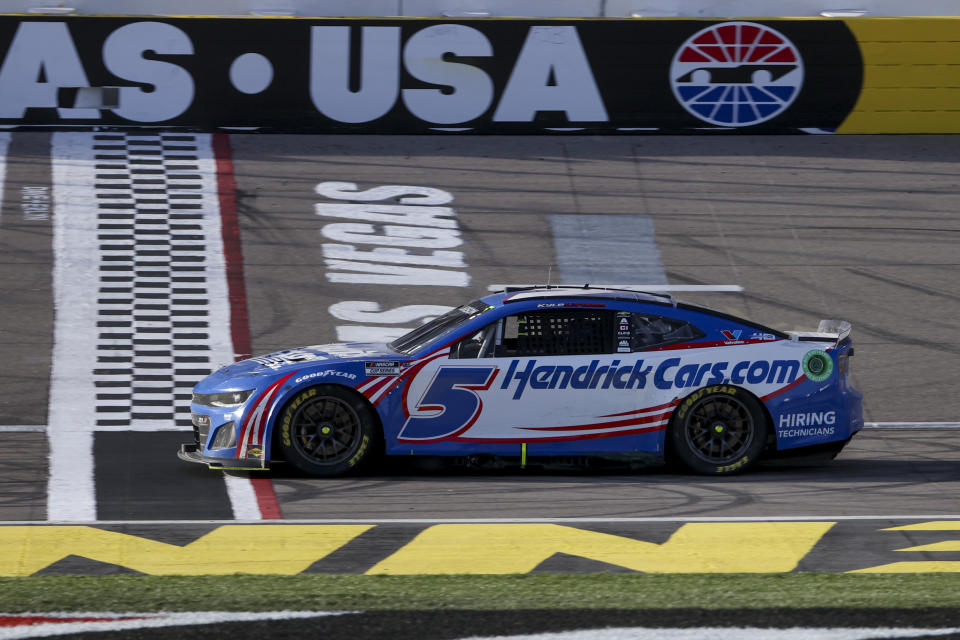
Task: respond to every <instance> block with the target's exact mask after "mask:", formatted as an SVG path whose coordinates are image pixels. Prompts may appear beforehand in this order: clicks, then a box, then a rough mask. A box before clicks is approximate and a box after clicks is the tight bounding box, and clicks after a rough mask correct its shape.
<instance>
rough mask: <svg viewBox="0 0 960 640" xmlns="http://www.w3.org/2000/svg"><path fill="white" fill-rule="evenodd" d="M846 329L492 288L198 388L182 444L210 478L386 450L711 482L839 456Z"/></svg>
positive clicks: (845, 400) (355, 464)
mask: <svg viewBox="0 0 960 640" xmlns="http://www.w3.org/2000/svg"><path fill="white" fill-rule="evenodd" d="M851 356H853V345H852V342H851V338H850V325H849V323H847V322H842V321H829V320H825V321H821V322H820V326H819V330H818V331H816V332H810V333H801V332H789V333H785V332H781V331H777V330H775V329H771V328H769V327H765V326H762V325H760V324H757V323H755V322H750V321H749V320H744V319H742V318H738V317H734V316H731V315H728V314H725V313H722V312H719V311H715V310H712V309H709V308H706V307H701V306H696V305H693V304H687V303H683V302H679V301H676V300H674V299H673V298H671V297H670V296H667V295H659V294H653V293H646V292H643V291H640V290H633V289H631V288H625V287H621V288H612V287H598V286H584V287H572V286H564V285H559V286H539V287H509V286H507V287H505V288H504V289H503V290H502V291H500V292H498V293H495V294H492V295H488V296H486V297H484V298H481V299H479V300H475V301H473V302H470V303H467V304H464V305H462V306H460V307H457V308H455V309H452V310H450V311H449V312H447V313H445V314H443V315H441V316H438V317H436V318H435V319H433V320H431V321H429V322H427V323H426V324H423V325H422V326H420V327H418V328H416V329H414V330H412V331H410V332H409V333H407V334H406V335H404V336H402V337H400V338H398V339H396V340H394V341H393V342H390V343H352V344H326V345H317V346H309V347H301V348H297V349H288V350H285V351H279V352H277V353H272V354H269V355H265V356H259V357H254V358H250V359H248V360H244V361H241V362H237V363H235V364H231V365H229V366H226V367H223V368H222V369H220V370H218V371H216V372H214V373H212V374H211V375H209V376H208V377H207V378H205V379H203V380H202V381H200V382H199V383H198V384H197V385H196V387H195V388H194V390H193V401H192V404H191V406H190V408H191V412H192V421H193V425H194V436H195V442H193V443H189V444H185V445H183V446H182V447H181V449H180V452H179V456H180V458H181V459H183V460H187V461H190V462H200V463H205V464H207V465H209V466H210V467H211V468H216V469H261V470H262V469H268V468H269V467H270V465H271V464H273V463H275V462H279V461H286V462H287V463H289V464H291V465H293V466H294V467H296V468H298V469H300V470H301V471H303V472H305V473H307V474H311V475H315V476H338V475H341V474H345V473H348V472H351V471H353V470H356V469H358V468H360V467H362V466H364V465H367V464H369V463H371V462H372V461H374V460H376V459H378V457H379V456H381V455H384V454H385V455H391V456H401V455H402V456H411V455H413V456H453V457H459V458H464V459H470V458H474V459H476V457H477V456H486V457H492V458H495V459H501V460H508V461H518V462H519V463H520V464H521V466H522V465H526V464H528V463H529V464H533V463H534V461H535V460H551V459H567V460H569V459H601V460H619V461H629V460H633V459H638V460H639V459H649V458H650V457H651V456H653V457H656V458H660V459H665V460H673V461H678V462H680V463H682V464H683V465H685V466H686V467H687V468H688V469H689V470H691V471H693V472H696V473H701V474H710V475H725V474H732V473H737V472H741V471H744V470H746V469H747V468H749V467H750V466H751V465H753V464H754V463H755V462H756V461H757V460H759V459H760V458H762V457H764V456H777V455H784V454H789V453H803V452H814V451H816V452H824V451H826V452H828V453H829V454H831V455H836V453H837V452H839V451H840V449H841V448H842V447H843V446H844V445H845V444H846V443H847V442H848V441H849V440H850V438H851V437H852V436H853V434H855V433H856V432H857V431H858V430H860V429H861V428H862V426H863V416H862V403H861V399H862V396H861V394H860V393H859V392H858V391H857V390H855V389H854V388H853V387H852V386H851V382H850V357H851Z"/></svg>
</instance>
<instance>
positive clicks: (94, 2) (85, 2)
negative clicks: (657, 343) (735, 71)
mask: <svg viewBox="0 0 960 640" xmlns="http://www.w3.org/2000/svg"><path fill="white" fill-rule="evenodd" d="M44 8H46V9H47V11H46V12H47V13H52V14H68V13H71V9H72V10H73V13H76V14H115V15H230V16H246V15H268V16H269V15H280V16H318V17H335V16H437V17H443V16H446V17H487V16H489V17H501V16H518V17H524V16H526V17H568V18H569V17H581V18H591V17H593V18H596V17H609V18H624V17H631V16H633V17H696V18H711V17H740V16H745V17H758V16H769V17H783V16H819V15H821V13H822V12H825V11H826V12H837V11H845V12H851V11H852V12H853V15H857V14H858V13H859V12H864V15H866V16H953V15H957V14H958V13H960V5H958V3H957V0H914V1H913V2H910V3H905V2H904V1H903V0H781V1H778V2H770V0H162V1H161V0H3V9H2V11H3V12H4V13H27V12H36V13H43V9H44Z"/></svg>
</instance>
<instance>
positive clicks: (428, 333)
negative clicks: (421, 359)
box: [388, 300, 493, 355]
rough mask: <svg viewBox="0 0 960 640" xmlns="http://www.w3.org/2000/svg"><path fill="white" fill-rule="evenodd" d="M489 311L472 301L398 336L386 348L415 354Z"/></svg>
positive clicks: (488, 308)
mask: <svg viewBox="0 0 960 640" xmlns="http://www.w3.org/2000/svg"><path fill="white" fill-rule="evenodd" d="M490 309H493V307H491V306H490V305H488V304H487V303H486V302H483V301H482V300H474V301H473V302H471V303H469V304H465V305H463V306H460V307H457V308H456V309H451V310H450V311H447V312H446V313H445V314H443V315H442V316H438V317H436V318H434V319H433V320H431V321H430V322H428V323H427V324H425V325H423V326H422V327H417V328H416V329H414V330H413V331H411V332H410V333H407V334H405V335H402V336H400V337H399V338H397V339H396V340H394V341H393V342H391V343H390V344H389V345H388V346H389V347H390V348H391V349H393V350H394V351H398V352H400V353H405V354H407V355H410V354H412V353H416V352H417V351H418V350H419V349H420V348H422V347H423V346H424V345H427V344H430V343H431V342H433V341H434V340H437V339H438V338H441V337H443V336H445V335H447V334H449V333H453V332H454V331H456V330H457V329H459V328H460V327H462V326H463V325H465V324H467V323H468V322H470V321H471V320H473V319H474V318H476V317H477V316H479V315H480V314H481V313H484V312H486V311H489V310H490Z"/></svg>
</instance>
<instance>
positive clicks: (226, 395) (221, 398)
mask: <svg viewBox="0 0 960 640" xmlns="http://www.w3.org/2000/svg"><path fill="white" fill-rule="evenodd" d="M253 392H254V389H247V390H245V391H224V392H222V393H196V392H194V394H193V403H194V404H201V405H204V406H207V407H219V408H226V407H239V406H240V405H242V404H243V403H244V402H246V401H247V399H248V398H250V396H251V395H252V394H253Z"/></svg>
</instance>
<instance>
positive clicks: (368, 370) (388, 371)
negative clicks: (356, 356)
mask: <svg viewBox="0 0 960 640" xmlns="http://www.w3.org/2000/svg"><path fill="white" fill-rule="evenodd" d="M363 372H364V373H365V374H367V375H368V376H397V375H400V363H399V362H397V361H395V360H374V361H373V362H364V363H363Z"/></svg>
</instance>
